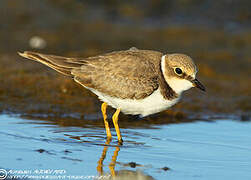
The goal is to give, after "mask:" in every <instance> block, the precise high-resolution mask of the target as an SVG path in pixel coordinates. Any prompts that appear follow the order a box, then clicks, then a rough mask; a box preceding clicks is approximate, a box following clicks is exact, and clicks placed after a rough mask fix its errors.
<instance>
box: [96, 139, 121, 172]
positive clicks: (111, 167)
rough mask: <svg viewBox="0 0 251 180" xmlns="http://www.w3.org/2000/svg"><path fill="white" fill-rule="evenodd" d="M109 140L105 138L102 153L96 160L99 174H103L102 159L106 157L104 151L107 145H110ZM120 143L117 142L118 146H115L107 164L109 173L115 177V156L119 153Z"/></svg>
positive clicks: (105, 151)
mask: <svg viewBox="0 0 251 180" xmlns="http://www.w3.org/2000/svg"><path fill="white" fill-rule="evenodd" d="M110 142H111V139H107V141H106V142H105V144H106V145H105V146H104V149H103V152H102V155H101V157H100V159H99V161H98V166H97V171H98V173H99V175H103V161H104V159H105V158H106V153H107V150H108V147H109V145H110ZM120 145H121V144H120V143H119V144H118V146H116V148H115V151H114V153H113V156H112V160H111V162H110V164H109V169H110V173H111V175H112V177H115V165H116V160H117V157H118V154H119V150H120V147H119V146H120Z"/></svg>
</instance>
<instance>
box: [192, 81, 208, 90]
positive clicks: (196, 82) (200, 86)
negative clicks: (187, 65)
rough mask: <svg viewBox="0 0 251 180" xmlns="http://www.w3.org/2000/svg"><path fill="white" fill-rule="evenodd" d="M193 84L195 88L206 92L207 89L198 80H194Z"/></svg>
mask: <svg viewBox="0 0 251 180" xmlns="http://www.w3.org/2000/svg"><path fill="white" fill-rule="evenodd" d="M191 82H192V83H193V85H194V87H197V88H199V89H200V90H202V91H206V88H205V87H204V86H203V85H202V84H201V83H200V81H198V79H194V80H192V81H191Z"/></svg>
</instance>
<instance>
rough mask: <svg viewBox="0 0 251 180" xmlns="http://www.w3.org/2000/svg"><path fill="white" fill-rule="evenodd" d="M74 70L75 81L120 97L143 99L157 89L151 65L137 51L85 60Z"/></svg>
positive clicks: (155, 77) (155, 76)
mask: <svg viewBox="0 0 251 180" xmlns="http://www.w3.org/2000/svg"><path fill="white" fill-rule="evenodd" d="M85 61H86V62H87V63H86V64H84V65H82V66H81V67H80V68H74V69H73V70H72V74H73V75H74V79H75V81H77V82H78V83H80V84H82V85H83V86H86V87H89V88H94V89H96V90H98V91H100V92H102V93H105V94H109V95H111V96H114V97H120V98H123V99H125V98H133V99H142V98H144V97H146V96H149V95H150V94H152V93H153V91H154V90H156V89H157V88H158V73H157V72H156V69H155V67H154V64H153V63H152V62H150V61H149V60H148V59H147V56H146V55H144V54H142V53H140V51H119V52H113V53H109V54H105V55H103V56H97V57H92V58H87V59H85Z"/></svg>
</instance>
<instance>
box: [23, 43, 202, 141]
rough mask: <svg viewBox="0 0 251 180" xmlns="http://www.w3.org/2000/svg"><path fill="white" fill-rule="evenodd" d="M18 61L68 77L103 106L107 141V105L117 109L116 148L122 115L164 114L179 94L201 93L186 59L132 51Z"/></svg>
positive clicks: (192, 66) (40, 56) (32, 55)
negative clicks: (187, 92)
mask: <svg viewBox="0 0 251 180" xmlns="http://www.w3.org/2000/svg"><path fill="white" fill-rule="evenodd" d="M19 55H21V56H23V57H25V58H28V59H31V60H35V61H38V62H40V63H42V64H45V65H47V66H49V67H50V68H52V69H54V70H56V71H58V72H60V73H62V74H64V75H67V76H70V77H72V78H73V79H74V81H76V82H77V83H79V84H81V85H82V86H83V87H85V88H86V89H89V90H90V91H92V92H93V93H94V94H96V95H97V96H98V98H99V99H100V100H101V101H103V104H102V106H101V110H102V114H103V118H104V124H105V129H106V133H107V138H108V139H111V137H112V135H111V131H110V128H109V123H108V120H107V115H106V108H107V105H109V106H111V107H113V108H115V109H116V112H115V113H114V115H113V117H112V120H113V123H114V127H115V130H116V133H117V137H118V140H119V142H122V137H121V134H120V129H119V126H118V116H119V113H120V111H122V112H123V113H125V114H132V115H140V116H141V117H144V116H147V115H150V114H154V113H158V112H160V111H163V110H166V109H168V108H169V107H171V106H172V105H174V104H175V103H177V102H178V101H179V99H180V96H181V94H182V92H183V91H185V90H188V89H190V88H191V87H197V88H199V89H200V90H202V91H205V87H204V86H203V85H202V84H201V83H200V82H199V81H198V80H197V79H196V73H197V68H196V66H195V64H194V62H193V60H192V59H191V58H190V57H189V56H187V55H185V54H178V53H176V54H162V53H161V52H157V51H151V50H139V49H137V48H135V47H133V48H130V49H129V50H125V51H114V52H111V53H107V54H103V55H98V56H94V57H88V58H67V57H61V56H55V55H47V54H41V53H36V52H29V51H25V52H23V53H19Z"/></svg>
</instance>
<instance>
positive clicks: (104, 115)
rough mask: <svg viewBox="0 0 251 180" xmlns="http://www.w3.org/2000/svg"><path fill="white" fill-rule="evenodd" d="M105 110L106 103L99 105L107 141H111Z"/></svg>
mask: <svg viewBox="0 0 251 180" xmlns="http://www.w3.org/2000/svg"><path fill="white" fill-rule="evenodd" d="M106 108H107V103H106V102H104V103H103V104H102V105H101V111H102V114H103V118H104V123H105V130H106V135H107V139H111V138H112V134H111V130H110V127H109V122H108V120H107V115H106Z"/></svg>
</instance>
